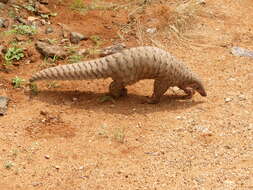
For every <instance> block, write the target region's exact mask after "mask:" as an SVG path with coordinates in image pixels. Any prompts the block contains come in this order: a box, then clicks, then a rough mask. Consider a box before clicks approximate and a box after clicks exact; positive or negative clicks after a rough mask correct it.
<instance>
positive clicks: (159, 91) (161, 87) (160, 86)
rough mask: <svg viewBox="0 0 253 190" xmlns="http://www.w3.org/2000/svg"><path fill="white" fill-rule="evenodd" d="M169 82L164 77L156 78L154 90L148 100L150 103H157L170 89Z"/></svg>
mask: <svg viewBox="0 0 253 190" xmlns="http://www.w3.org/2000/svg"><path fill="white" fill-rule="evenodd" d="M168 88H169V84H168V83H167V81H166V80H162V79H156V80H155V82H154V91H153V94H152V96H151V98H149V99H148V100H147V103H149V104H157V103H159V102H160V99H161V97H162V96H163V95H164V93H165V92H166V91H167V90H168Z"/></svg>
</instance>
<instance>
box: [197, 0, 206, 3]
mask: <svg viewBox="0 0 253 190" xmlns="http://www.w3.org/2000/svg"><path fill="white" fill-rule="evenodd" d="M197 3H198V4H206V0H197Z"/></svg>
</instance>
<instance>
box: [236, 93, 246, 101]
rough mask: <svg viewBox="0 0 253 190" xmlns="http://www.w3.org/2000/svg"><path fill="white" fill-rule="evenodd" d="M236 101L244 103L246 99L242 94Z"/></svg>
mask: <svg viewBox="0 0 253 190" xmlns="http://www.w3.org/2000/svg"><path fill="white" fill-rule="evenodd" d="M238 99H239V100H240V101H244V100H246V97H245V96H244V95H243V94H240V95H238Z"/></svg>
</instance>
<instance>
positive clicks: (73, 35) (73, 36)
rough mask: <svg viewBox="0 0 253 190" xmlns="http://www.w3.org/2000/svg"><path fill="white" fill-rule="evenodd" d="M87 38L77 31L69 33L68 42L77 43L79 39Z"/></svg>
mask: <svg viewBox="0 0 253 190" xmlns="http://www.w3.org/2000/svg"><path fill="white" fill-rule="evenodd" d="M87 39H88V38H87V37H86V36H84V35H82V34H80V33H78V32H71V33H70V42H71V43H73V44H78V43H79V42H80V41H81V40H87Z"/></svg>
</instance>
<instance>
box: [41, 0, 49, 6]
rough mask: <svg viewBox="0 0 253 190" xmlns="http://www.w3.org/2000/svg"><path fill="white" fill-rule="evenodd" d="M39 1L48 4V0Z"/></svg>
mask: <svg viewBox="0 0 253 190" xmlns="http://www.w3.org/2000/svg"><path fill="white" fill-rule="evenodd" d="M39 2H40V3H41V4H45V5H47V4H48V0H39Z"/></svg>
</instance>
